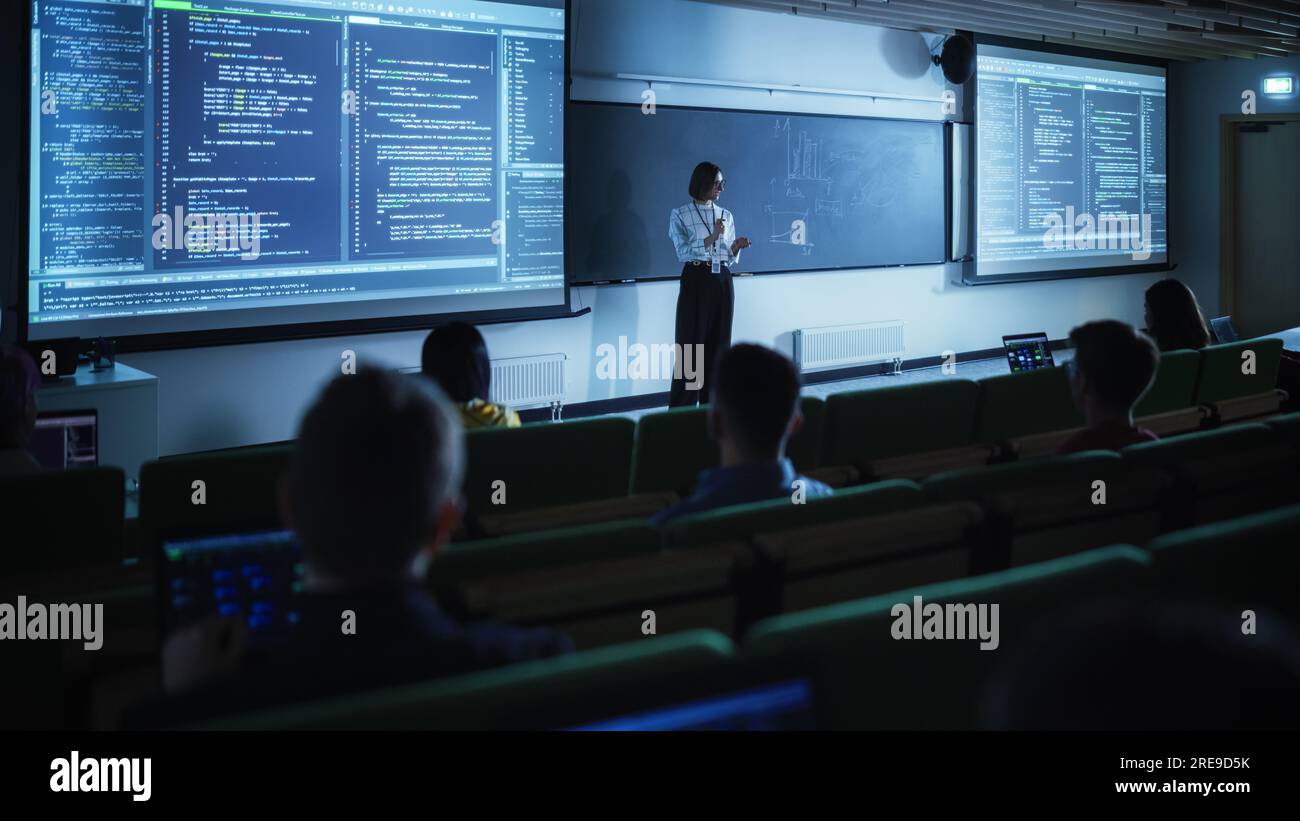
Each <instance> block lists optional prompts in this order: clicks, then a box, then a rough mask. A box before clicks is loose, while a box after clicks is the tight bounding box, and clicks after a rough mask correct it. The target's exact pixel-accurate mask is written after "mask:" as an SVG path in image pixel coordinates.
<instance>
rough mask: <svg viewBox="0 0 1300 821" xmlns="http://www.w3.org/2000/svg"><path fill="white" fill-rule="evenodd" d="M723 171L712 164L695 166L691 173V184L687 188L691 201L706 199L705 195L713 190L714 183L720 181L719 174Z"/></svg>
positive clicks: (703, 163)
mask: <svg viewBox="0 0 1300 821" xmlns="http://www.w3.org/2000/svg"><path fill="white" fill-rule="evenodd" d="M721 172H722V169H721V168H719V167H718V166H716V165H714V164H713V163H711V162H702V163H700V164H699V165H697V166H695V170H694V171H692V172H691V184H690V185H689V186H687V191H688V192H689V193H690V195H691V199H696V200H702V199H705V196H704V195H705V194H707V193H709V192H711V191H712V190H713V183H715V182H717V181H718V174H719V173H721Z"/></svg>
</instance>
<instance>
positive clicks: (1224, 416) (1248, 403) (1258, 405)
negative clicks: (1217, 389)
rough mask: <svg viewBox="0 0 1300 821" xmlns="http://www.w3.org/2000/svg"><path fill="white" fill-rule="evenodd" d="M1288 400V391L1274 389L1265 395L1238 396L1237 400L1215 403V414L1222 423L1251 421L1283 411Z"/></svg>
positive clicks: (1264, 393)
mask: <svg viewBox="0 0 1300 821" xmlns="http://www.w3.org/2000/svg"><path fill="white" fill-rule="evenodd" d="M1287 398H1288V397H1287V392H1286V391H1284V390H1280V389H1278V388H1274V389H1273V390H1270V391H1265V392H1263V393H1255V394H1251V395H1250V396H1238V397H1237V398H1235V399H1224V400H1223V401H1221V402H1215V403H1214V412H1215V413H1216V414H1217V415H1218V417H1219V421H1220V422H1221V423H1222V422H1235V421H1237V420H1238V419H1251V418H1253V417H1256V416H1265V415H1267V414H1270V413H1277V412H1278V411H1279V410H1281V408H1282V403H1283V402H1285V401H1286V400H1287Z"/></svg>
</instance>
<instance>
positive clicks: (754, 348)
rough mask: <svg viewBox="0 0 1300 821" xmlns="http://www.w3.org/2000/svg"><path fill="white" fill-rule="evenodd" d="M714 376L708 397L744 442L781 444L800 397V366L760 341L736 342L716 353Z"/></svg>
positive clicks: (768, 445) (755, 445) (761, 446)
mask: <svg viewBox="0 0 1300 821" xmlns="http://www.w3.org/2000/svg"><path fill="white" fill-rule="evenodd" d="M712 379H713V388H712V402H713V404H714V405H716V406H717V407H718V410H719V412H720V413H721V414H722V418H723V420H724V421H725V423H726V425H727V429H728V430H730V431H732V433H733V434H734V435H735V436H736V438H737V439H738V440H739V441H740V442H741V444H742V445H744V446H745V447H746V448H747V449H751V450H756V451H758V450H762V451H767V450H772V449H775V448H776V447H778V446H779V445H780V444H781V439H782V437H784V436H785V432H786V429H787V428H788V427H789V425H790V419H791V418H792V417H793V416H794V412H795V404H796V403H797V402H798V401H799V388H800V380H799V371H798V369H797V368H795V365H794V363H793V362H791V361H790V360H789V358H787V357H785V356H782V355H781V354H779V353H777V352H776V351H774V350H772V349H771V348H765V347H763V346H762V345H750V344H740V345H734V346H732V347H730V348H728V349H727V350H725V351H723V353H722V355H721V356H720V357H719V358H718V363H717V366H716V367H715V369H714V373H713V376H712Z"/></svg>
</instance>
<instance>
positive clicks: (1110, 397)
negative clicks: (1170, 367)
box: [1070, 319, 1160, 408]
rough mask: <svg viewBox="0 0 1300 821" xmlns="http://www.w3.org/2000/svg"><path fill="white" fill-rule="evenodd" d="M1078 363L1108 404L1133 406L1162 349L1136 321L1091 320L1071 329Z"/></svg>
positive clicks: (1120, 406)
mask: <svg viewBox="0 0 1300 821" xmlns="http://www.w3.org/2000/svg"><path fill="white" fill-rule="evenodd" d="M1070 344H1071V345H1072V346H1074V362H1075V365H1074V367H1076V368H1078V369H1079V370H1081V371H1082V372H1083V374H1084V376H1086V377H1087V378H1088V382H1089V384H1091V385H1092V387H1093V390H1095V391H1096V393H1097V397H1098V398H1099V399H1101V400H1102V401H1103V402H1105V403H1107V404H1108V405H1113V406H1115V407H1119V408H1131V407H1133V405H1134V404H1135V403H1136V402H1137V401H1138V399H1140V398H1141V397H1142V394H1143V393H1145V392H1146V389H1147V387H1148V386H1149V385H1150V384H1151V379H1152V377H1154V376H1155V373H1156V365H1157V364H1159V362H1160V352H1159V351H1157V350H1156V346H1155V345H1154V344H1153V343H1152V342H1151V340H1150V339H1148V338H1147V337H1146V335H1144V334H1141V333H1138V332H1137V331H1136V330H1134V328H1133V326H1132V325H1129V324H1127V323H1124V322H1119V321H1116V320H1113V319H1106V320H1102V321H1100V322H1089V323H1086V324H1084V325H1080V326H1079V327H1077V328H1075V329H1074V330H1072V331H1070Z"/></svg>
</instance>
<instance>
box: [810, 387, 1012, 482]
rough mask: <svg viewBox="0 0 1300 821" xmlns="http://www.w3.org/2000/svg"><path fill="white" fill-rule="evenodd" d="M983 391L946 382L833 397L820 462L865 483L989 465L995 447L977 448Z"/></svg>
mask: <svg viewBox="0 0 1300 821" xmlns="http://www.w3.org/2000/svg"><path fill="white" fill-rule="evenodd" d="M979 396H980V385H979V383H978V382H975V381H973V380H970V379H955V378H954V379H943V380H939V381H935V382H924V383H921V384H918V385H900V386H897V387H888V388H877V389H874V390H863V391H851V392H847V393H837V394H832V395H831V396H830V397H828V398H827V400H826V421H825V425H824V431H823V434H822V455H821V462H822V464H824V465H846V464H847V465H852V466H854V467H856V468H857V469H858V470H859V471H860V472H861V473H862V475H863V477H864V478H866V479H892V478H901V479H918V478H923V477H925V476H928V475H930V474H932V473H938V472H940V471H944V470H951V469H955V468H959V467H968V466H973V465H982V464H987V463H988V462H989V461H990V460H991V459H992V458H993V457H994V455H995V454H996V452H997V448H996V447H995V446H993V445H988V444H980V443H977V442H975V421H976V416H977V412H978V409H979Z"/></svg>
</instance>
